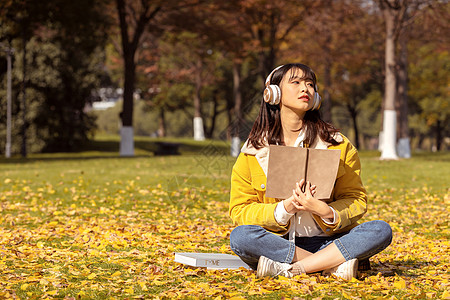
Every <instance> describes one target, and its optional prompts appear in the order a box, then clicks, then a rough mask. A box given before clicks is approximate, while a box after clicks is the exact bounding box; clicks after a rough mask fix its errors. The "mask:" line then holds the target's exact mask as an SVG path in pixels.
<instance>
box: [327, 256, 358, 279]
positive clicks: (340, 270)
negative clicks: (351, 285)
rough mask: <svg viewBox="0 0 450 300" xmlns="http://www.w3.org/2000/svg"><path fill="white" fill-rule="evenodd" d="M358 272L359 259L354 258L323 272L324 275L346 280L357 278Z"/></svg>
mask: <svg viewBox="0 0 450 300" xmlns="http://www.w3.org/2000/svg"><path fill="white" fill-rule="evenodd" d="M357 272H358V259H356V258H354V259H351V260H348V261H346V262H343V263H342V264H340V265H339V266H336V267H334V268H330V269H326V270H323V271H322V275H324V276H326V275H335V276H337V277H341V278H343V279H345V280H351V279H352V278H356V275H357Z"/></svg>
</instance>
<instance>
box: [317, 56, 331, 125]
mask: <svg viewBox="0 0 450 300" xmlns="http://www.w3.org/2000/svg"><path fill="white" fill-rule="evenodd" d="M323 85H324V87H325V88H324V89H323V93H319V94H320V95H321V97H322V106H321V109H320V110H321V112H322V119H323V120H324V121H326V122H329V123H331V121H332V113H331V108H332V104H331V96H330V92H329V89H330V86H331V61H330V60H329V59H327V60H326V63H325V70H324V76H323Z"/></svg>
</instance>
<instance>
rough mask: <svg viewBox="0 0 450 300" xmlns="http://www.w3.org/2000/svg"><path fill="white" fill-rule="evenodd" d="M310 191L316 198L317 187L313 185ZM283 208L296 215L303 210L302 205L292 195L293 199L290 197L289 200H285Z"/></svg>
mask: <svg viewBox="0 0 450 300" xmlns="http://www.w3.org/2000/svg"><path fill="white" fill-rule="evenodd" d="M310 191H311V195H312V196H314V195H315V194H316V186H315V185H311V188H310ZM283 206H284V209H285V210H286V211H287V212H288V213H290V214H295V213H296V212H298V211H300V210H302V209H301V208H302V205H301V204H298V202H297V201H296V200H295V198H294V195H292V196H291V197H289V198H287V199H284V200H283Z"/></svg>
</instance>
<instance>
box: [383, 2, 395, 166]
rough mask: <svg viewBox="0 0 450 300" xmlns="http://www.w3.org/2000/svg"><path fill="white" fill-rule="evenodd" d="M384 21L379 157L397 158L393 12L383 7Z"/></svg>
mask: <svg viewBox="0 0 450 300" xmlns="http://www.w3.org/2000/svg"><path fill="white" fill-rule="evenodd" d="M383 14H384V20H385V22H386V46H385V47H386V49H385V56H386V57H385V72H386V74H385V87H384V95H385V96H384V101H385V103H384V104H385V105H384V112H383V146H382V147H383V148H382V152H381V159H398V157H397V152H396V149H395V146H396V140H397V133H396V129H397V125H396V123H397V115H396V112H395V94H396V87H397V85H396V76H395V13H394V12H392V11H391V10H390V9H389V8H386V7H385V8H384V9H383Z"/></svg>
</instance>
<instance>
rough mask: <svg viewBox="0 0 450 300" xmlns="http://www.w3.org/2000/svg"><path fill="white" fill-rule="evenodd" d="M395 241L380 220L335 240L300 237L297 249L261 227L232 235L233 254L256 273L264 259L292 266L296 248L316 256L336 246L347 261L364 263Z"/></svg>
mask: <svg viewBox="0 0 450 300" xmlns="http://www.w3.org/2000/svg"><path fill="white" fill-rule="evenodd" d="M391 241H392V229H391V227H390V226H389V224H388V223H386V222H384V221H380V220H377V221H370V222H366V223H362V224H360V225H358V226H356V227H355V228H353V229H351V230H350V231H348V232H345V233H340V234H336V235H333V236H314V237H296V238H295V245H294V243H293V242H290V241H288V240H287V239H286V238H285V237H282V236H279V235H276V234H273V233H271V232H270V231H267V230H265V229H264V228H262V227H261V226H257V225H241V226H238V227H236V228H235V229H234V230H233V231H232V232H231V235H230V246H231V250H233V252H234V253H236V255H238V256H239V257H240V258H241V259H242V260H243V261H244V262H245V263H247V264H248V265H249V266H250V267H251V268H253V269H255V270H256V267H257V266H258V260H259V257H260V256H265V257H268V258H270V259H272V260H275V261H278V262H283V263H292V260H293V258H294V254H295V246H297V247H299V248H302V249H304V250H306V251H309V252H311V253H315V252H317V251H319V250H321V249H323V248H325V247H326V246H328V245H329V244H331V243H334V244H335V245H336V246H337V247H338V249H339V250H340V251H341V253H342V255H343V256H344V258H345V259H346V260H350V259H353V258H357V259H358V260H363V259H366V258H369V257H371V256H373V255H375V254H377V253H379V252H381V251H382V250H383V249H385V248H386V247H387V246H389V244H390V243H391Z"/></svg>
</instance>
